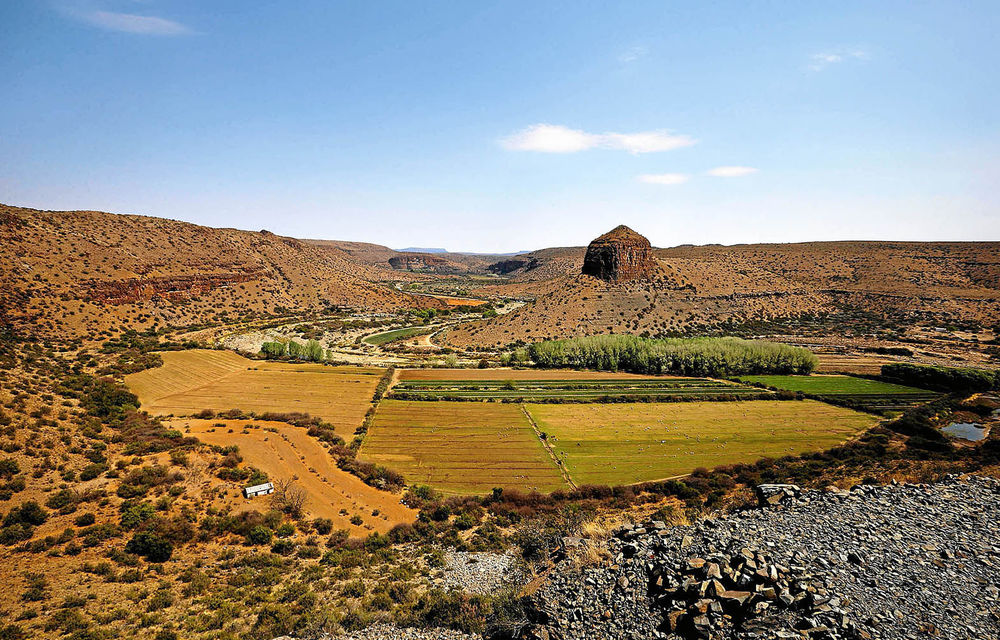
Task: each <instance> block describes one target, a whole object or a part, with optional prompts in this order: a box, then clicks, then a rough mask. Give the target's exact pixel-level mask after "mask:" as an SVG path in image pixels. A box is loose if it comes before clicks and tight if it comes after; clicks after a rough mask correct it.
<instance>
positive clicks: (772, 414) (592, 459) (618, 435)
mask: <svg viewBox="0 0 1000 640" xmlns="http://www.w3.org/2000/svg"><path fill="white" fill-rule="evenodd" d="M528 410H529V412H530V413H531V416H532V417H533V418H534V420H535V422H536V423H537V425H538V428H539V429H540V430H541V431H543V432H545V433H546V434H548V436H549V443H550V445H551V446H552V447H553V448H554V450H555V451H556V453H557V455H558V456H559V458H560V459H561V460H563V463H564V464H565V465H566V467H567V469H568V471H569V473H570V475H571V476H572V477H573V480H574V481H576V482H577V483H578V484H607V485H616V484H631V483H636V482H642V481H648V480H654V479H660V478H668V477H671V476H678V475H683V474H687V473H690V472H691V471H692V470H693V469H696V468H698V467H708V468H711V467H715V466H717V465H722V464H733V463H737V462H753V461H754V460H757V459H759V458H762V457H780V456H785V455H794V454H798V453H803V452H805V451H820V450H822V449H826V448H828V447H830V446H833V445H836V444H838V443H840V442H843V441H845V440H847V439H849V438H851V437H852V436H854V435H856V434H858V433H860V432H861V431H863V430H865V429H867V428H869V427H871V426H873V425H874V424H875V423H876V422H877V421H878V419H877V418H876V417H874V416H871V415H868V414H864V413H858V412H855V411H851V410H849V409H842V408H840V407H834V406H831V405H828V404H824V403H822V402H815V401H812V400H804V401H787V402H778V401H751V402H684V403H667V404H655V403H650V404H563V405H554V404H533V405H529V406H528Z"/></svg>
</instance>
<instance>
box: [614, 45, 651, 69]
mask: <svg viewBox="0 0 1000 640" xmlns="http://www.w3.org/2000/svg"><path fill="white" fill-rule="evenodd" d="M647 55H649V48H648V47H644V46H642V45H637V46H635V47H629V48H628V49H626V50H625V51H623V52H621V54H619V55H618V62H621V63H622V64H628V63H629V62H635V61H636V60H638V59H640V58H645V57H646V56H647Z"/></svg>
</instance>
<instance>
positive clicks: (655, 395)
mask: <svg viewBox="0 0 1000 640" xmlns="http://www.w3.org/2000/svg"><path fill="white" fill-rule="evenodd" d="M761 394H762V392H761V390H760V389H756V388H753V387H747V386H745V385H741V384H736V383H732V382H727V381H724V380H710V379H708V378H679V377H678V378H670V377H663V376H661V377H648V378H640V377H635V378H610V379H595V378H581V379H575V380H572V379H566V380H402V381H400V382H399V383H397V384H396V385H395V386H394V387H393V388H392V395H391V397H393V398H398V399H401V400H494V401H507V402H510V401H525V402H530V401H535V402H540V401H559V402H588V401H595V400H609V399H616V400H619V401H639V400H642V401H647V402H648V401H654V400H662V401H671V400H687V399H691V398H701V399H723V398H724V399H730V398H734V397H740V396H748V397H749V396H754V397H759V396H760V395H761Z"/></svg>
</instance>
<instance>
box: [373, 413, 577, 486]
mask: <svg viewBox="0 0 1000 640" xmlns="http://www.w3.org/2000/svg"><path fill="white" fill-rule="evenodd" d="M359 457H360V458H361V459H362V460H365V461H368V462H375V463H378V464H382V465H385V466H388V467H390V468H392V469H395V470H397V471H399V472H400V473H402V474H403V477H405V478H406V481H407V483H408V484H429V485H432V486H434V487H435V488H437V489H440V490H441V491H444V492H446V493H452V494H456V493H487V492H489V491H490V490H491V489H493V488H494V487H504V488H511V489H520V490H523V491H530V490H537V491H553V490H555V489H560V488H566V484H565V482H564V481H563V479H562V476H561V475H560V473H559V470H558V468H557V467H556V465H555V464H554V463H553V462H552V460H551V458H550V457H549V455H548V453H546V451H545V448H544V447H543V446H542V444H541V442H539V440H538V438H537V437H536V436H535V433H534V431H533V430H532V428H531V424H530V423H529V422H528V420H527V418H526V417H525V415H524V413H523V412H522V411H521V408H520V407H519V406H518V405H515V404H495V403H488V404H487V403H478V402H476V403H473V402H407V401H398V400H384V401H382V403H381V404H380V405H379V409H378V414H377V415H376V417H375V424H374V425H373V426H372V428H371V429H370V430H369V431H368V435H367V437H366V438H365V443H364V444H363V445H362V447H361V451H360V455H359Z"/></svg>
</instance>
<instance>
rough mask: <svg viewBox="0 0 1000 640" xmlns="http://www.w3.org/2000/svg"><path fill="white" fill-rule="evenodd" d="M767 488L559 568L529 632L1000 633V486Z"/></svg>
mask: <svg viewBox="0 0 1000 640" xmlns="http://www.w3.org/2000/svg"><path fill="white" fill-rule="evenodd" d="M763 494H764V496H763V497H764V499H763V500H762V502H763V503H764V504H768V505H769V506H768V507H766V508H763V509H756V510H751V511H746V512H742V513H739V514H735V515H732V516H730V517H724V518H709V519H705V520H701V521H700V522H698V523H696V524H694V525H691V526H682V527H672V528H667V527H666V526H664V525H663V523H659V522H650V523H647V524H646V526H635V527H631V528H627V529H624V530H622V531H620V532H619V533H618V534H617V535H616V536H615V537H614V538H613V539H612V540H610V542H609V546H610V550H611V552H612V554H613V558H614V559H613V563H612V564H610V565H607V566H596V567H589V568H585V569H583V570H582V571H580V570H575V569H573V568H572V563H569V562H565V563H561V564H560V565H557V566H556V568H555V569H554V570H553V571H552V573H551V574H550V577H549V580H548V583H547V584H546V585H545V586H543V587H542V589H540V590H539V592H538V593H537V594H536V595H535V596H534V598H533V610H532V616H531V617H532V622H534V623H535V625H534V626H533V627H532V628H531V630H530V632H529V636H530V637H535V638H562V639H564V640H572V639H577V638H579V639H583V638H609V639H613V638H720V639H721V638H741V639H742V638H747V639H749V638H817V639H825V640H837V639H848V638H849V639H865V640H867V639H875V638H878V639H883V638H884V639H887V640H888V639H896V638H900V639H910V638H926V637H935V636H936V637H941V638H955V639H958V638H970V639H971V638H997V637H1000V547H998V546H997V545H998V544H1000V541H998V540H997V538H996V533H997V532H998V531H1000V482H998V481H997V480H995V479H992V478H970V479H968V480H960V479H957V478H949V479H948V480H946V481H944V482H941V483H937V484H933V485H900V486H885V487H873V486H858V487H855V488H854V489H853V490H852V491H850V492H847V491H841V490H830V491H808V490H806V491H803V490H799V489H798V488H797V487H796V488H794V489H792V488H791V487H784V488H781V489H778V490H775V491H769V490H764V492H763ZM775 495H780V496H781V497H780V499H777V500H775V501H773V502H772V501H770V500H769V499H768V498H769V497H771V496H775ZM758 497H759V498H760V497H761V492H759V493H758Z"/></svg>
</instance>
